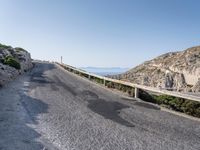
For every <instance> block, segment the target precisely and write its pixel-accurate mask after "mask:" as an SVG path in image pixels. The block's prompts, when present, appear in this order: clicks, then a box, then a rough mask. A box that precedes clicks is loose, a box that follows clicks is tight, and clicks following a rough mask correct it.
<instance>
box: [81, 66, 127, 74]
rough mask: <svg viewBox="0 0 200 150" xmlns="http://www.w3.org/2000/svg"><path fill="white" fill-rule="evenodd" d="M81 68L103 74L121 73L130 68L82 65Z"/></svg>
mask: <svg viewBox="0 0 200 150" xmlns="http://www.w3.org/2000/svg"><path fill="white" fill-rule="evenodd" d="M80 69H82V70H85V71H87V72H90V73H94V74H97V75H101V76H107V75H116V74H121V73H124V72H126V71H128V70H129V68H120V67H113V68H96V67H82V68H80Z"/></svg>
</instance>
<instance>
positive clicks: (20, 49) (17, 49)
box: [15, 47, 26, 52]
mask: <svg viewBox="0 0 200 150" xmlns="http://www.w3.org/2000/svg"><path fill="white" fill-rule="evenodd" d="M15 49H16V51H18V52H20V51H23V52H26V50H25V49H23V48H21V47H16V48H15Z"/></svg>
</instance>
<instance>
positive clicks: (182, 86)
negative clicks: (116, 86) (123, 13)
mask: <svg viewBox="0 0 200 150" xmlns="http://www.w3.org/2000/svg"><path fill="white" fill-rule="evenodd" d="M112 78H116V79H120V80H125V81H130V82H133V83H137V84H143V85H146V86H151V87H158V88H163V89H168V90H176V91H185V92H186V91H187V92H191V91H193V92H200V46H197V47H192V48H189V49H187V50H184V51H180V52H170V53H167V54H164V55H161V56H159V57H157V58H155V59H152V60H150V61H146V62H144V63H143V64H141V65H139V66H137V67H135V68H133V69H131V70H129V71H127V72H125V73H123V74H119V75H115V76H112Z"/></svg>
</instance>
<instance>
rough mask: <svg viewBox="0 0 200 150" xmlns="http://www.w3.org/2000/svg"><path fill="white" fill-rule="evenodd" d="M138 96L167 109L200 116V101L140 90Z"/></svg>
mask: <svg viewBox="0 0 200 150" xmlns="http://www.w3.org/2000/svg"><path fill="white" fill-rule="evenodd" d="M139 96H140V98H141V99H142V100H144V101H148V102H152V103H155V104H158V105H161V106H164V107H167V108H169V109H172V110H176V111H180V112H183V113H186V114H188V115H191V116H195V117H199V118H200V102H195V101H191V100H187V99H183V98H177V97H174V96H169V95H153V94H149V93H147V92H145V91H142V90H141V92H140V95H139Z"/></svg>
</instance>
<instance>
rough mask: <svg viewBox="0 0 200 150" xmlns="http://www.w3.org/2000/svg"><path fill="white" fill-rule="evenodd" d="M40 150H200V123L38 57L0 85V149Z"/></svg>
mask: <svg viewBox="0 0 200 150" xmlns="http://www.w3.org/2000/svg"><path fill="white" fill-rule="evenodd" d="M40 149H41V150H47V149H48V150H54V149H55V150H57V149H59V150H72V149H74V150H89V149H92V150H100V149H102V150H122V149H126V150H133V149H136V150H147V149H148V150H162V149H163V150H173V149H176V150H199V149H200V122H199V121H195V120H191V119H187V118H184V117H180V116H176V115H173V114H171V113H168V112H165V111H162V110H160V109H159V107H157V106H154V105H150V104H148V103H143V102H139V101H136V100H134V99H130V98H126V97H123V96H120V95H119V94H117V93H113V92H111V91H110V90H107V89H105V88H103V87H101V86H99V85H96V84H94V83H91V82H89V81H87V80H85V79H82V78H80V77H78V76H76V75H73V74H71V73H69V72H66V71H63V70H62V69H60V68H58V67H57V66H56V65H54V64H50V63H45V62H36V63H35V67H34V69H33V70H32V71H31V72H29V73H27V74H25V75H23V76H21V77H20V78H18V79H16V80H15V81H14V82H12V83H10V84H8V85H7V86H5V87H3V88H1V89H0V150H40Z"/></svg>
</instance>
